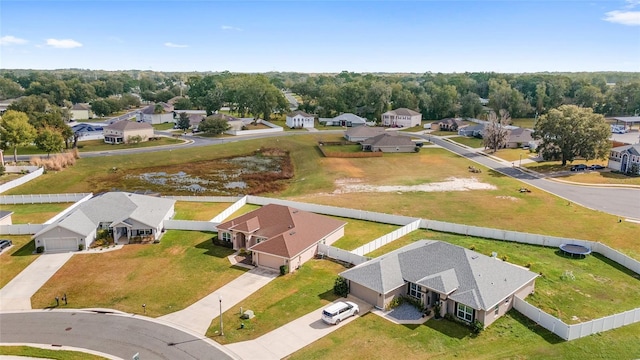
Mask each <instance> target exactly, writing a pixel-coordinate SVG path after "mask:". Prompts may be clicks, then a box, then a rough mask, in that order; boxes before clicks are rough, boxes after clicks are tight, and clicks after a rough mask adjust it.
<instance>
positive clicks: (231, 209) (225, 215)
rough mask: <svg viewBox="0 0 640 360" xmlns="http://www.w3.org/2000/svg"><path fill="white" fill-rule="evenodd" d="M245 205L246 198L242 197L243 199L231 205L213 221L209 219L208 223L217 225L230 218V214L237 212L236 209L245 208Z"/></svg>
mask: <svg viewBox="0 0 640 360" xmlns="http://www.w3.org/2000/svg"><path fill="white" fill-rule="evenodd" d="M246 204H247V197H246V196H244V197H242V198H241V199H239V200H238V201H236V202H235V203H233V204H232V205H231V206H229V207H228V208H226V209H225V210H224V211H223V212H221V213H220V214H218V215H216V216H215V217H214V218H213V219H211V220H209V221H212V222H216V223H218V224H219V223H221V222H222V221H223V220H224V219H226V218H228V217H229V216H231V214H233V213H234V212H236V211H238V209H240V208H241V207H243V206H245V205H246Z"/></svg>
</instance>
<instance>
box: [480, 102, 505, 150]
mask: <svg viewBox="0 0 640 360" xmlns="http://www.w3.org/2000/svg"><path fill="white" fill-rule="evenodd" d="M488 121H489V123H488V124H487V125H486V126H485V127H484V130H483V133H482V139H483V140H484V147H485V148H487V149H492V150H493V152H496V151H498V149H501V148H503V147H505V146H506V145H507V139H508V137H509V130H507V128H506V126H507V125H509V122H511V116H509V112H508V111H506V110H504V109H501V110H500V111H499V115H496V113H495V112H491V113H489V117H488Z"/></svg>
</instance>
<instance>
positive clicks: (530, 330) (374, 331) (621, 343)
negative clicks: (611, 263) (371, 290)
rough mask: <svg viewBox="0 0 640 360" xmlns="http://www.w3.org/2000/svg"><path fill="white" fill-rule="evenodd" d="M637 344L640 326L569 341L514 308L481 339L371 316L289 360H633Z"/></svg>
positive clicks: (458, 328)
mask: <svg viewBox="0 0 640 360" xmlns="http://www.w3.org/2000/svg"><path fill="white" fill-rule="evenodd" d="M639 343H640V323H636V324H634V325H629V326H625V327H622V328H619V329H616V330H611V331H607V332H604V333H601V334H597V335H593V336H589V337H586V338H582V339H578V340H573V341H569V342H565V341H562V340H561V339H560V338H558V337H557V336H555V335H554V334H552V333H550V332H549V331H547V330H545V329H543V328H541V327H540V326H538V325H536V324H535V323H533V322H531V321H530V320H529V319H527V318H526V317H524V316H522V315H521V314H520V313H518V312H517V311H514V310H512V311H510V312H509V313H507V314H506V315H505V316H503V317H501V318H500V319H498V320H496V322H494V323H493V324H492V325H491V326H490V327H488V328H487V329H486V330H484V331H483V332H482V333H481V334H480V335H479V336H475V335H473V334H472V333H471V332H470V330H469V329H468V328H466V327H464V326H462V325H459V324H457V323H453V322H450V321H448V320H444V319H443V320H433V319H432V320H429V321H427V322H426V323H425V324H424V325H396V324H393V323H391V322H389V321H388V320H386V319H383V318H381V317H379V316H377V315H375V314H372V313H368V314H366V315H364V316H362V317H361V318H359V319H357V320H355V321H353V322H351V323H349V324H348V325H346V326H343V327H342V328H340V329H338V330H336V331H334V332H332V333H331V334H329V335H327V336H325V337H323V338H322V339H320V340H318V341H316V342H314V343H312V344H311V345H309V346H307V347H305V348H303V349H301V350H300V351H297V352H295V353H293V354H292V355H291V356H289V357H287V359H289V360H298V359H300V360H303V359H304V360H313V359H352V358H358V359H375V360H378V359H379V360H385V359H395V358H398V356H401V357H402V358H407V359H436V358H437V359H486V360H493V359H568V360H574V359H575V360H583V359H635V358H637V357H638V354H639V353H640V345H638V344H639ZM399 354H402V355H399Z"/></svg>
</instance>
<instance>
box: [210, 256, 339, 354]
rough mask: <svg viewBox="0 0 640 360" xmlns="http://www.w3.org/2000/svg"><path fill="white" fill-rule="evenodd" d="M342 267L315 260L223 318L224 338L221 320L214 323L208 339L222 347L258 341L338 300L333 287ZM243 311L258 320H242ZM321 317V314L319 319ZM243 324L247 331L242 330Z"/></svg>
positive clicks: (245, 300)
mask: <svg viewBox="0 0 640 360" xmlns="http://www.w3.org/2000/svg"><path fill="white" fill-rule="evenodd" d="M344 270H345V268H344V267H343V266H342V265H339V264H337V263H334V262H332V261H328V260H317V259H312V260H310V261H308V262H306V263H305V264H304V265H302V267H300V269H299V270H298V271H296V272H294V273H292V274H288V275H286V276H280V277H278V278H276V279H275V280H273V281H272V282H270V283H269V284H267V285H266V286H264V287H262V288H261V289H260V290H258V291H256V292H254V293H253V294H252V295H250V296H249V297H248V298H246V299H244V300H242V301H241V302H240V303H239V304H237V305H236V307H235V308H234V309H233V310H229V311H227V312H225V313H224V314H223V322H224V324H225V328H224V337H222V336H217V334H216V331H218V330H219V326H218V324H219V321H220V320H219V318H217V319H214V320H213V321H212V322H211V326H210V327H209V330H208V331H207V336H208V337H212V338H213V339H214V340H216V341H218V342H219V343H222V344H228V343H234V342H238V341H245V340H251V339H255V338H257V337H259V336H261V335H264V334H266V333H267V332H269V331H271V330H274V329H276V328H278V327H280V326H282V325H284V324H286V323H288V322H290V321H293V320H295V319H297V318H299V317H300V316H302V315H305V314H307V313H309V312H311V311H313V310H315V309H317V308H319V307H322V306H324V305H326V304H328V303H330V302H332V301H334V300H335V299H337V296H336V295H334V294H333V283H334V281H335V278H336V276H337V274H338V273H340V272H341V271H344ZM240 307H242V308H243V309H244V310H248V309H250V310H253V312H254V313H255V315H256V317H254V318H253V319H251V320H242V319H240ZM319 316H320V314H318V317H319ZM240 323H244V325H245V327H244V329H240Z"/></svg>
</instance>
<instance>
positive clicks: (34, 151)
mask: <svg viewBox="0 0 640 360" xmlns="http://www.w3.org/2000/svg"><path fill="white" fill-rule="evenodd" d="M182 142H184V141H183V140H180V139H175V138H169V137H161V138H160V139H158V140H153V141H143V142H140V143H138V144H118V145H112V144H107V143H105V142H104V140H86V141H79V142H78V151H79V152H80V153H83V152H89V151H111V150H122V149H136V148H145V147H152V146H162V145H171V144H179V143H182ZM12 154H13V152H12V153H11V155H12ZM18 155H46V154H44V153H43V151H42V150H40V149H38V148H37V147H36V146H35V145H30V146H25V147H19V148H18ZM51 155H53V154H51ZM5 158H7V159H9V158H8V157H7V155H6V154H5Z"/></svg>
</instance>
